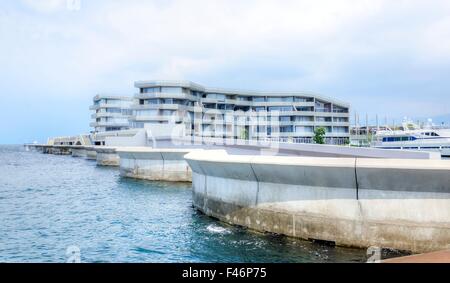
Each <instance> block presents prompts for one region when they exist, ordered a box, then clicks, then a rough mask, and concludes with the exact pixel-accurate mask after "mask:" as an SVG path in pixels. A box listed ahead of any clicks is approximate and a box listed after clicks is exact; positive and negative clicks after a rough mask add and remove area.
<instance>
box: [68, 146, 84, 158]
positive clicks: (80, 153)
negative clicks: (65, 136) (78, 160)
mask: <svg viewBox="0 0 450 283" xmlns="http://www.w3.org/2000/svg"><path fill="white" fill-rule="evenodd" d="M71 151H72V156H73V157H83V158H86V148H85V146H83V145H78V146H71Z"/></svg>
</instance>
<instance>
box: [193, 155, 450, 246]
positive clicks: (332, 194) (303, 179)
mask: <svg viewBox="0 0 450 283" xmlns="http://www.w3.org/2000/svg"><path fill="white" fill-rule="evenodd" d="M185 158H186V160H187V162H188V163H189V165H190V167H191V169H192V171H193V173H192V174H193V176H192V182H193V203H194V206H195V207H197V208H198V209H199V210H201V211H203V212H204V213H205V214H207V215H210V216H212V217H216V218H218V219H220V220H222V221H225V222H228V223H232V224H237V225H242V226H246V227H249V228H251V229H255V230H258V231H267V232H274V233H279V234H284V235H288V236H293V237H299V238H303V239H316V240H325V241H332V242H335V243H336V244H337V245H343V246H354V247H368V246H372V245H375V246H380V247H388V248H395V249H401V250H410V251H413V252H422V251H433V250H439V249H445V248H448V247H449V245H450V162H449V161H444V160H398V159H359V158H358V159H357V158H320V157H287V156H272V157H266V156H233V155H228V154H226V153H225V151H205V152H192V153H189V154H187V155H186V156H185Z"/></svg>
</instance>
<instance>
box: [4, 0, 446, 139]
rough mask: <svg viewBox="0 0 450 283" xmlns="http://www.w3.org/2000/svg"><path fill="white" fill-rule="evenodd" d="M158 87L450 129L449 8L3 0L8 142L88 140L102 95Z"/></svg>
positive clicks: (381, 1) (436, 0) (342, 2)
mask: <svg viewBox="0 0 450 283" xmlns="http://www.w3.org/2000/svg"><path fill="white" fill-rule="evenodd" d="M153 79H162V80H178V79H182V80H190V81H194V82H196V83H199V84H202V85H205V86H210V87H224V88H234V89H244V90H280V91H313V92H317V93H321V94H323V95H325V96H329V97H333V98H336V99H339V100H344V101H347V102H349V103H350V104H351V107H352V109H351V111H352V116H353V115H354V114H353V113H354V112H358V113H359V115H360V116H361V120H363V119H365V116H366V114H367V115H369V119H370V120H374V119H375V115H379V117H380V120H384V119H385V117H387V118H388V120H389V121H392V120H394V119H395V120H396V121H400V120H401V119H402V118H403V117H411V118H413V119H427V118H429V117H435V119H441V120H446V121H450V1H448V0H430V1H423V0H420V1H415V0H409V1H408V0H396V1H392V0H370V1H365V0H339V1H336V0H330V1H328V0H314V1H312V0H293V1H290V0H274V1H272V0H236V1H234V0H223V1H221V0H219V1H215V0H203V1H202V0H174V1H171V0H155V1H151V0H126V1H125V0H89V1H85V0H0V103H1V105H2V110H1V111H0V127H1V129H2V133H1V134H0V143H2V144H18V143H24V142H32V141H39V142H44V141H46V140H47V137H49V136H64V135H73V134H79V133H88V132H89V131H90V130H91V129H90V128H89V122H90V114H91V113H90V111H89V106H90V104H92V97H93V96H94V95H95V94H97V93H110V94H120V95H129V96H131V95H133V94H134V93H135V92H136V89H135V88H134V85H133V84H134V81H137V80H153ZM363 117H364V118H363Z"/></svg>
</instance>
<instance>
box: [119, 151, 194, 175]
mask: <svg viewBox="0 0 450 283" xmlns="http://www.w3.org/2000/svg"><path fill="white" fill-rule="evenodd" d="M192 150H193V149H152V148H148V147H140V148H119V149H117V154H118V155H119V157H120V172H121V175H122V176H125V177H130V178H137V179H146V180H154V181H174V182H191V181H192V171H191V169H190V167H189V165H188V164H187V162H186V161H185V160H184V155H186V154H187V153H189V152H191V151H192Z"/></svg>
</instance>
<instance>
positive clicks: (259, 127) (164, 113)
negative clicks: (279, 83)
mask: <svg viewBox="0 0 450 283" xmlns="http://www.w3.org/2000/svg"><path fill="white" fill-rule="evenodd" d="M135 86H136V88H138V89H139V92H138V93H137V94H135V95H134V103H133V104H132V105H131V107H130V109H131V110H132V111H133V115H132V116H131V117H130V127H131V128H144V127H146V125H155V124H179V125H183V126H184V128H185V133H186V135H191V136H201V137H219V138H241V139H242V138H244V139H253V140H273V141H282V142H298V143H311V142H312V140H313V136H314V130H315V129H316V128H318V127H323V128H324V129H325V131H326V136H325V140H326V143H328V144H346V143H348V142H349V138H350V129H349V128H350V122H349V107H350V106H349V105H348V104H347V103H344V102H340V101H337V100H334V99H331V98H327V97H324V96H321V95H318V94H314V93H308V92H259V91H242V90H231V89H218V88H206V87H203V86H201V85H198V84H195V83H192V82H185V81H139V82H136V83H135Z"/></svg>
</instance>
